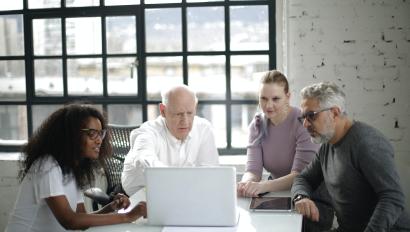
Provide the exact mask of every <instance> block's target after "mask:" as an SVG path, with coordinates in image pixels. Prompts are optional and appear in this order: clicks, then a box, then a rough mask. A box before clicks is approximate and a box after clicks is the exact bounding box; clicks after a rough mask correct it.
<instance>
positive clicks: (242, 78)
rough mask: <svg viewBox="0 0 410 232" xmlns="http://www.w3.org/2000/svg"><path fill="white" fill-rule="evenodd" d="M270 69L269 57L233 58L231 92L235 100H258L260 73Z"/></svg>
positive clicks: (249, 56)
mask: <svg viewBox="0 0 410 232" xmlns="http://www.w3.org/2000/svg"><path fill="white" fill-rule="evenodd" d="M268 68H269V57H268V56H267V55H254V56H252V55H248V56H232V57H231V90H232V92H231V93H232V98H234V99H249V100H258V89H259V81H260V78H261V73H260V72H266V71H268Z"/></svg>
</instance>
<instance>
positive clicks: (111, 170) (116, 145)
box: [104, 124, 138, 194]
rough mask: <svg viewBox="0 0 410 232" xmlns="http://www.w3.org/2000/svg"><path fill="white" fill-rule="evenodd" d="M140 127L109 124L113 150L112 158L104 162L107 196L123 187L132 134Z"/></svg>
mask: <svg viewBox="0 0 410 232" xmlns="http://www.w3.org/2000/svg"><path fill="white" fill-rule="evenodd" d="M135 128H138V126H124V125H115V124H109V125H108V130H109V132H110V134H111V143H112V148H113V154H112V156H110V157H108V158H107V159H105V160H104V172H105V176H106V178H107V194H110V193H111V192H113V191H116V188H118V186H121V173H122V170H123V167H124V160H125V156H126V155H127V154H128V151H129V150H130V133H131V131H132V130H134V129H135Z"/></svg>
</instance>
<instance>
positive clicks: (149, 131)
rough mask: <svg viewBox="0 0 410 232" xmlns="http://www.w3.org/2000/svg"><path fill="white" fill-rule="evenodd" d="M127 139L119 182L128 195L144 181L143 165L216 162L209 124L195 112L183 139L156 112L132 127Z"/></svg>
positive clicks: (210, 163)
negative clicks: (137, 125)
mask: <svg viewBox="0 0 410 232" xmlns="http://www.w3.org/2000/svg"><path fill="white" fill-rule="evenodd" d="M130 141H131V149H130V151H129V153H128V154H127V156H126V158H125V161H124V170H123V172H122V175H121V181H122V186H123V188H124V190H125V192H126V193H127V194H128V195H132V194H134V193H135V192H137V191H138V190H139V189H141V188H142V187H143V186H144V185H145V183H144V173H143V172H144V168H145V167H164V166H172V167H192V166H215V165H218V164H219V161H218V151H217V148H216V144H215V137H214V134H213V132H212V127H211V124H210V123H209V122H208V121H207V120H206V119H203V118H200V117H197V116H195V118H194V122H193V125H192V130H191V131H190V133H189V134H188V136H187V138H185V140H179V139H177V138H175V137H174V136H173V135H172V134H171V132H170V131H169V130H168V128H167V127H166V123H165V119H164V118H163V117H162V116H159V117H158V118H157V119H155V120H152V121H147V122H145V123H143V124H142V125H141V127H139V128H137V129H135V130H133V131H132V132H131V136H130Z"/></svg>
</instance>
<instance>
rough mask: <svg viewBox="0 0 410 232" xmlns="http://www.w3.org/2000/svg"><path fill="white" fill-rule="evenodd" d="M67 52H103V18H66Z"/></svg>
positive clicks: (75, 53) (73, 53)
mask: <svg viewBox="0 0 410 232" xmlns="http://www.w3.org/2000/svg"><path fill="white" fill-rule="evenodd" d="M66 38H67V54H69V55H79V54H101V42H102V41H101V18H99V17H84V18H67V19H66Z"/></svg>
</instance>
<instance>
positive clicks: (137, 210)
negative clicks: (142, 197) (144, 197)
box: [127, 201, 147, 222]
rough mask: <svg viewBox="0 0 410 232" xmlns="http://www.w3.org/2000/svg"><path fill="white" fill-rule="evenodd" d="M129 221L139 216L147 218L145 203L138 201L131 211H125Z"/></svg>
mask: <svg viewBox="0 0 410 232" xmlns="http://www.w3.org/2000/svg"><path fill="white" fill-rule="evenodd" d="M127 217H128V219H129V221H130V222H133V221H135V220H137V219H138V218H140V217H144V218H147V203H146V202H145V201H140V202H139V203H138V204H137V205H136V206H135V207H134V208H132V210H131V211H129V212H128V213H127Z"/></svg>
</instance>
